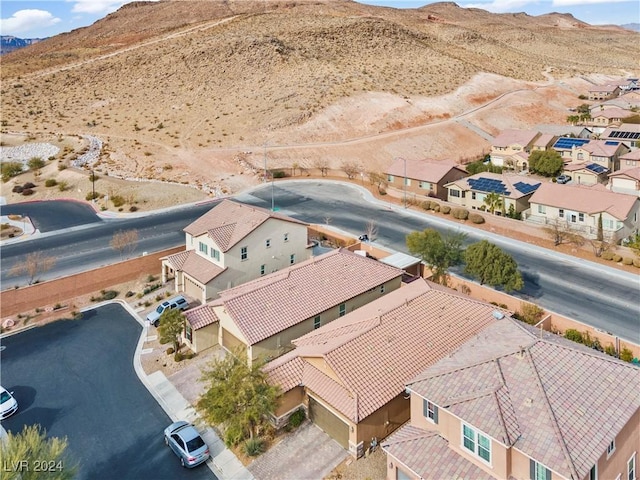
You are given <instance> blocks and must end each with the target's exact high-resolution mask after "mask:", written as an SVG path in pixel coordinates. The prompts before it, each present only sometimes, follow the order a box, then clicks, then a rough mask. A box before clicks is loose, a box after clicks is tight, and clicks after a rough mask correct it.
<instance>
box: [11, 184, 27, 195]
mask: <svg viewBox="0 0 640 480" xmlns="http://www.w3.org/2000/svg"><path fill="white" fill-rule="evenodd" d="M23 190H24V187H23V186H22V185H16V186H14V187H13V188H12V189H11V191H12V192H13V193H22V191H23Z"/></svg>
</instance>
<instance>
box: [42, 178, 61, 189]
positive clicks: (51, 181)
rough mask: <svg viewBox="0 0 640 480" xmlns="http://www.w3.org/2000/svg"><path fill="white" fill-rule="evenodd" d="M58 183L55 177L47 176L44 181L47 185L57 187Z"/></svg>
mask: <svg viewBox="0 0 640 480" xmlns="http://www.w3.org/2000/svg"><path fill="white" fill-rule="evenodd" d="M57 184H58V182H57V180H56V179H55V178H47V179H46V180H45V182H44V186H45V187H55V186H56V185H57Z"/></svg>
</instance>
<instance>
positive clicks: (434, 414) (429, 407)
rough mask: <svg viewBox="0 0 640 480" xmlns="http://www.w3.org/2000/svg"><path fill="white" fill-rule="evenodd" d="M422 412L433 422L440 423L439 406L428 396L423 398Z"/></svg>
mask: <svg viewBox="0 0 640 480" xmlns="http://www.w3.org/2000/svg"><path fill="white" fill-rule="evenodd" d="M422 414H423V415H424V417H425V418H428V419H429V420H431V421H432V422H433V423H438V407H437V406H436V405H434V404H433V403H431V402H430V401H429V400H427V399H426V398H425V399H423V400H422Z"/></svg>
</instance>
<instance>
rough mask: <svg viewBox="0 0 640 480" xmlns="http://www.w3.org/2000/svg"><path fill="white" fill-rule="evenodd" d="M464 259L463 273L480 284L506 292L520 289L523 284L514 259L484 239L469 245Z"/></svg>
mask: <svg viewBox="0 0 640 480" xmlns="http://www.w3.org/2000/svg"><path fill="white" fill-rule="evenodd" d="M464 261H465V264H466V265H465V269H464V271H465V273H467V274H469V275H471V276H473V277H474V278H476V279H477V280H478V281H480V284H481V285H484V284H487V285H491V286H492V287H502V288H503V289H504V290H505V291H506V292H510V291H512V290H520V289H521V288H522V287H523V286H524V282H523V281H522V275H520V272H519V271H518V264H517V263H516V261H515V260H514V259H513V258H512V257H511V255H509V254H507V253H505V252H503V251H502V250H500V248H498V247H497V246H496V245H494V244H492V243H489V242H488V241H486V240H482V241H481V242H477V243H474V244H473V245H470V246H469V247H468V248H467V249H466V251H465V252H464Z"/></svg>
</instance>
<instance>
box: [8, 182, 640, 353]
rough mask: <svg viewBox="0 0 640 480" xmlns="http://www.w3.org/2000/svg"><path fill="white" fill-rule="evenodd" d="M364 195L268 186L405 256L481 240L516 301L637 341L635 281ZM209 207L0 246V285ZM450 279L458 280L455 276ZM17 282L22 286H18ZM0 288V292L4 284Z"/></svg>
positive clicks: (94, 257) (311, 214)
mask: <svg viewBox="0 0 640 480" xmlns="http://www.w3.org/2000/svg"><path fill="white" fill-rule="evenodd" d="M363 192H364V190H359V189H355V188H351V187H350V186H348V185H347V184H344V183H331V182H319V181H306V182H279V183H276V184H275V187H274V188H273V194H274V197H273V201H274V205H275V207H276V208H277V209H278V210H279V211H280V212H281V213H284V214H287V215H291V216H293V217H296V218H299V219H301V220H304V221H307V222H310V223H320V224H324V223H327V222H328V223H329V225H330V226H332V227H336V228H339V229H342V230H344V231H345V232H349V233H351V234H356V235H359V234H361V233H364V231H365V229H366V225H367V223H368V222H369V221H370V220H373V221H375V222H376V223H377V225H378V236H377V238H376V242H377V243H379V244H381V245H383V246H386V247H388V248H391V249H394V250H397V251H402V252H406V245H405V237H406V235H407V234H409V233H411V232H413V231H416V230H423V229H425V228H428V227H431V228H436V229H438V230H440V231H441V232H445V231H462V232H465V233H467V235H468V237H467V244H469V243H472V242H475V241H478V240H481V239H484V238H486V239H488V240H489V241H491V242H493V243H496V244H497V245H499V246H500V247H501V248H502V249H504V250H505V251H507V252H508V253H509V254H510V255H512V256H513V257H514V259H515V260H516V261H517V262H518V265H519V268H520V269H521V271H522V274H523V278H524V280H525V287H524V289H523V291H522V292H519V293H516V295H518V296H520V297H521V298H523V299H527V300H532V301H534V302H536V303H538V304H539V305H541V306H543V307H545V308H547V309H549V310H552V311H555V312H558V313H560V314H563V315H567V316H569V317H572V318H575V319H577V320H580V321H582V322H585V323H587V324H589V325H593V326H595V327H597V328H600V329H602V330H605V331H608V332H612V333H614V334H615V335H618V336H620V337H622V338H625V339H628V340H631V341H633V342H640V306H639V302H638V298H639V293H640V276H638V275H634V274H630V273H625V272H621V271H619V270H617V269H613V268H609V267H605V266H602V265H600V264H595V263H592V262H587V261H583V260H580V259H576V258H574V257H568V256H563V255H559V254H556V253H555V252H552V251H549V250H545V249H541V248H536V247H534V246H531V245H529V244H525V243H520V242H517V241H515V240H512V239H509V238H505V237H499V236H497V235H493V234H491V233H488V232H484V231H481V230H475V229H473V228H471V227H467V226H465V225H462V224H459V223H454V222H450V221H447V220H443V219H440V218H436V217H433V216H429V215H426V214H421V213H416V212H412V211H409V210H404V209H402V208H395V207H394V208H392V207H390V206H389V205H387V204H383V203H382V202H374V203H371V202H369V201H366V200H365V199H364V198H363V195H364V194H363ZM271 193H272V186H271V185H265V186H264V187H262V188H260V189H258V190H255V191H254V192H252V193H247V194H242V195H239V196H238V197H237V199H238V200H239V201H242V202H246V203H250V204H254V205H257V206H261V207H265V208H271V202H272V198H271ZM212 206H213V204H209V205H201V206H198V207H189V208H186V209H180V210H172V211H170V212H164V213H158V214H154V215H149V216H146V217H142V218H130V219H127V220H109V221H103V222H102V223H101V224H98V225H92V226H91V227H90V228H89V229H80V230H78V228H81V227H75V228H72V229H70V230H69V229H68V230H64V231H62V233H60V234H56V235H50V236H45V237H44V238H38V239H34V240H30V241H25V242H20V243H16V244H13V245H7V246H5V247H3V248H2V250H1V255H2V265H1V274H2V275H1V277H0V280H1V282H2V284H3V285H12V284H16V285H18V284H24V279H20V278H16V277H11V276H9V275H8V272H9V270H10V268H11V266H12V265H14V264H15V263H16V262H19V261H21V259H22V258H24V254H25V253H28V252H29V251H36V250H44V251H46V252H47V254H49V255H55V256H56V257H57V258H58V261H57V264H56V268H55V269H54V270H52V271H50V272H49V273H48V274H47V275H45V276H44V277H43V279H46V278H55V277H58V276H61V275H64V274H69V273H73V272H77V271H81V270H86V269H89V268H96V267H99V266H100V265H107V264H109V263H112V262H114V261H117V260H118V259H119V257H118V254H117V253H116V252H115V251H114V250H113V249H111V247H110V246H109V241H110V239H111V237H112V235H113V233H114V232H115V231H117V230H126V229H129V228H136V229H137V230H138V232H139V235H140V242H139V245H138V248H137V254H140V253H141V252H143V251H149V252H152V251H157V250H160V249H163V248H169V247H173V246H177V245H180V244H183V243H184V233H183V231H182V229H183V228H184V227H185V226H186V225H187V224H188V223H190V222H192V221H193V220H195V219H196V218H198V217H199V216H201V215H202V214H203V213H205V212H206V211H208V210H209V209H210V208H212ZM453 273H456V274H460V273H461V272H460V270H459V269H458V270H455V269H454V271H453ZM21 281H22V283H21ZM2 288H5V287H4V286H3V287H2Z"/></svg>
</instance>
